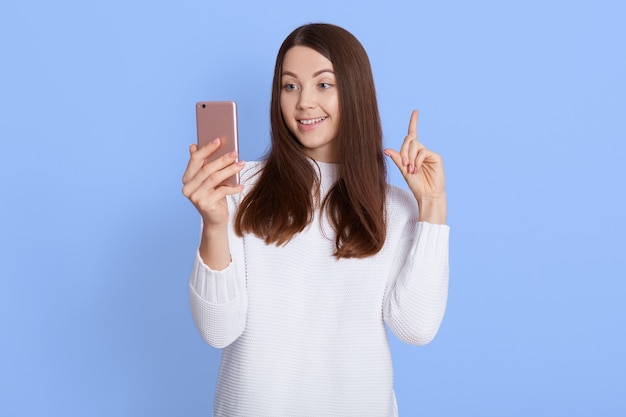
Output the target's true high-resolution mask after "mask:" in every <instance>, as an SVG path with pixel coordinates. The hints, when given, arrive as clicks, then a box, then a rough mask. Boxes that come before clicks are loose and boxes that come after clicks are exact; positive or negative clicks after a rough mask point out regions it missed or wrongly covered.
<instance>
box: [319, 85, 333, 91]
mask: <svg viewBox="0 0 626 417" xmlns="http://www.w3.org/2000/svg"><path fill="white" fill-rule="evenodd" d="M330 87H332V84H330V83H320V84H319V88H320V89H321V90H327V89H329V88H330Z"/></svg>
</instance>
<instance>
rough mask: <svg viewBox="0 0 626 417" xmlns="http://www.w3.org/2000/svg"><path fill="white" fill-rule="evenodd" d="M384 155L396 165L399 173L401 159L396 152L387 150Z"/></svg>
mask: <svg viewBox="0 0 626 417" xmlns="http://www.w3.org/2000/svg"><path fill="white" fill-rule="evenodd" d="M383 153H384V154H385V155H387V156H388V157H390V158H391V160H392V161H393V162H394V163H395V164H396V166H397V167H398V169H399V170H400V172H402V157H401V156H400V154H399V153H398V152H396V151H395V150H393V149H391V148H387V149H385V150H384V151H383Z"/></svg>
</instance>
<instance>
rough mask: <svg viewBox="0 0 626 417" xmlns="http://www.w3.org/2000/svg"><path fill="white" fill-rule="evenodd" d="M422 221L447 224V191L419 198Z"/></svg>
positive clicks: (420, 219) (420, 218)
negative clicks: (432, 196)
mask: <svg viewBox="0 0 626 417" xmlns="http://www.w3.org/2000/svg"><path fill="white" fill-rule="evenodd" d="M417 205H418V207H419V218H418V221H420V222H428V223H432V224H446V218H447V215H448V202H447V199H446V195H445V193H443V194H442V195H440V196H437V197H434V198H417Z"/></svg>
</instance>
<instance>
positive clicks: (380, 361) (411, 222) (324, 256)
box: [190, 162, 449, 417]
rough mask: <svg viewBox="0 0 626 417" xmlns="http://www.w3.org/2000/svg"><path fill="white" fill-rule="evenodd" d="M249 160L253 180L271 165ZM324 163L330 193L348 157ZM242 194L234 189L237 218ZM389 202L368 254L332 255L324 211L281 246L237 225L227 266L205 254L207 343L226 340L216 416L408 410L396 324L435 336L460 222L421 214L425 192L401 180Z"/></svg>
mask: <svg viewBox="0 0 626 417" xmlns="http://www.w3.org/2000/svg"><path fill="white" fill-rule="evenodd" d="M247 165H248V166H247V167H246V168H245V170H244V172H243V173H242V181H243V182H244V183H245V184H246V189H250V188H251V186H252V182H253V181H254V180H255V178H256V177H253V175H252V174H253V173H254V172H257V171H258V170H259V169H261V167H262V166H261V164H259V163H250V162H249V163H248V164H247ZM319 166H320V169H321V176H322V194H323V195H325V193H326V192H327V191H328V190H329V189H330V186H332V184H333V183H334V181H335V180H336V168H337V166H336V165H333V164H326V163H319ZM244 192H245V191H244ZM240 199H241V196H231V197H229V198H228V204H229V209H230V214H231V219H232V216H233V215H234V213H235V211H236V209H237V206H238V204H239V202H240ZM386 210H387V212H386V215H387V239H386V242H385V245H384V246H383V248H382V249H381V251H380V252H379V253H378V254H376V255H375V256H372V257H369V258H365V259H341V260H337V259H336V258H334V257H333V256H332V254H333V252H334V249H335V248H334V239H332V236H333V232H332V228H331V227H330V225H329V224H328V222H327V220H326V218H325V217H323V216H322V218H321V216H320V215H319V211H318V213H317V214H316V216H315V219H314V221H313V223H312V224H311V225H310V226H309V227H307V228H306V229H305V230H304V231H303V232H301V233H300V234H298V235H296V236H295V237H294V238H293V239H292V240H291V241H290V242H289V243H288V244H287V245H284V246H280V247H277V246H275V245H266V244H265V243H264V242H263V241H262V240H261V239H258V238H257V237H256V236H254V235H246V236H245V237H244V238H239V237H237V236H236V235H235V234H234V232H233V230H232V228H231V229H230V235H229V239H230V250H231V256H232V262H231V264H230V265H229V266H228V267H226V269H224V270H222V271H214V270H211V269H210V268H209V267H207V266H206V265H205V264H204V263H203V262H202V260H201V259H200V257H199V256H198V255H197V254H196V259H195V263H194V267H193V271H192V273H191V277H190V303H191V311H192V314H193V318H194V320H195V323H196V326H197V327H198V330H199V331H200V334H201V335H202V337H203V338H204V339H205V340H206V341H207V343H209V344H210V345H211V346H214V347H216V348H224V349H223V353H222V362H221V366H220V371H219V377H218V384H217V392H216V396H215V403H214V416H216V417H222V416H228V417H305V416H306V417H314V416H332V417H341V416H359V417H366V416H372V417H386V416H397V415H398V411H397V407H396V402H395V396H394V392H393V374H392V364H391V356H390V350H389V344H388V341H387V334H386V330H385V323H387V324H388V325H389V328H390V329H391V330H392V331H393V332H394V333H395V334H396V336H397V337H399V338H400V339H401V340H403V341H405V342H407V343H411V344H414V345H423V344H426V343H428V342H430V341H431V340H432V339H433V337H434V336H435V334H436V333H437V330H438V329H439V326H440V324H441V320H442V318H443V315H444V311H445V307H446V300H447V294H448V236H449V227H448V226H446V225H433V224H429V223H423V222H419V223H418V222H417V203H416V201H415V198H414V197H413V196H412V195H411V194H410V193H408V192H407V191H404V190H402V189H400V188H397V187H394V186H390V187H389V191H388V195H387V206H386ZM231 224H232V221H231ZM329 236H330V237H331V238H328V237H329ZM415 371H416V372H418V370H417V369H416V370H415Z"/></svg>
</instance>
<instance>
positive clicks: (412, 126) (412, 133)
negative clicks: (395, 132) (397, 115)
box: [408, 110, 419, 140]
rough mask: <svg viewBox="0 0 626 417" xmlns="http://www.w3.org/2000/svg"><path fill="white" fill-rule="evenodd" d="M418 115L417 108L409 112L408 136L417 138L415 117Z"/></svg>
mask: <svg viewBox="0 0 626 417" xmlns="http://www.w3.org/2000/svg"><path fill="white" fill-rule="evenodd" d="M418 116H419V111H418V110H413V113H411V121H410V122H409V133H408V135H409V136H412V137H414V138H415V140H417V118H418Z"/></svg>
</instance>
